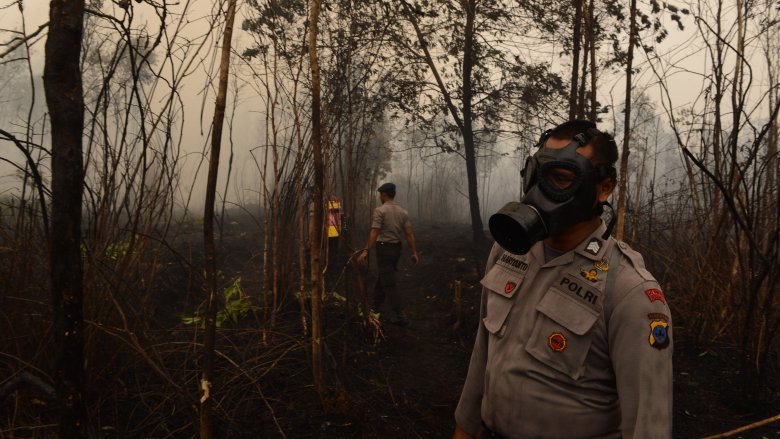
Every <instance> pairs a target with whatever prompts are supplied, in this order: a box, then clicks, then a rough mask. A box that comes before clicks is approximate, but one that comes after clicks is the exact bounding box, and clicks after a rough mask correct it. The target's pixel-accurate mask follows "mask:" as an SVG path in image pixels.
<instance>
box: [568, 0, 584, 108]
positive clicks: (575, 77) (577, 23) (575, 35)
mask: <svg viewBox="0 0 780 439" xmlns="http://www.w3.org/2000/svg"><path fill="white" fill-rule="evenodd" d="M572 6H573V7H574V29H573V32H572V54H571V88H570V90H569V120H571V119H574V118H575V117H576V116H577V113H578V109H579V105H578V103H577V91H578V90H579V87H578V85H579V82H580V80H579V73H580V71H579V62H580V40H581V36H580V34H581V32H582V0H572Z"/></svg>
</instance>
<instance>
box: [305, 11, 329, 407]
mask: <svg viewBox="0 0 780 439" xmlns="http://www.w3.org/2000/svg"><path fill="white" fill-rule="evenodd" d="M309 14H310V15H309V64H310V66H311V124H312V130H311V147H312V152H313V153H314V194H313V196H312V205H313V208H312V220H311V230H310V233H309V236H310V238H311V239H310V241H309V247H310V248H309V249H310V253H311V353H312V359H311V361H312V374H313V376H312V379H313V383H314V388H315V389H317V391H318V392H319V393H320V394H323V393H324V391H325V385H326V384H325V365H324V362H323V358H324V355H323V345H322V342H323V334H322V292H323V287H324V285H323V279H322V260H321V259H322V240H323V238H322V235H323V233H322V222H323V221H322V217H323V213H324V211H323V206H324V204H323V197H322V190H323V185H324V184H325V164H324V162H323V158H322V120H321V119H322V117H321V111H320V108H321V107H320V105H321V104H320V65H319V60H318V58H317V55H318V54H317V32H318V31H317V26H318V21H319V18H320V0H312V1H311V10H310V11H309Z"/></svg>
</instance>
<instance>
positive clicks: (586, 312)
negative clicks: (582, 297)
mask: <svg viewBox="0 0 780 439" xmlns="http://www.w3.org/2000/svg"><path fill="white" fill-rule="evenodd" d="M536 310H537V311H539V312H541V313H542V314H544V315H546V316H547V317H549V318H551V319H552V320H554V321H555V322H556V323H558V324H559V325H561V326H563V327H564V328H566V329H568V330H569V331H571V332H573V333H574V334H577V335H583V334H585V333H586V332H588V331H589V330H590V328H591V327H593V324H594V323H595V322H596V320H597V319H598V318H599V314H598V312H597V311H596V310H594V309H592V308H590V307H588V306H585V305H583V304H582V303H580V302H579V301H577V300H575V299H573V298H571V297H569V296H568V295H567V294H566V293H564V292H561V291H559V290H558V289H556V288H550V289H549V290H548V291H547V293H546V294H545V295H544V297H543V298H542V300H540V301H539V304H538V305H536Z"/></svg>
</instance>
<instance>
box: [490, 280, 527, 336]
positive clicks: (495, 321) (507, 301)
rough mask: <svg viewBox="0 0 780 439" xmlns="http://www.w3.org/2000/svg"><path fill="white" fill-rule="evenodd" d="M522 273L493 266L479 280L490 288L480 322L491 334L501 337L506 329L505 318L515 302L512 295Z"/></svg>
mask: <svg viewBox="0 0 780 439" xmlns="http://www.w3.org/2000/svg"><path fill="white" fill-rule="evenodd" d="M524 277H525V274H524V273H522V274H521V273H515V272H513V271H510V270H507V269H504V268H502V267H499V266H494V267H493V268H492V269H490V271H488V273H487V274H486V275H485V277H484V278H483V279H482V280H481V281H480V282H481V283H482V286H483V287H485V288H487V289H488V290H490V292H489V294H488V295H487V299H486V300H487V302H486V304H485V316H484V317H483V318H482V322H483V323H484V325H485V329H487V330H488V331H489V332H490V333H491V334H493V335H495V336H497V337H503V336H504V332H505V330H506V320H507V316H508V315H509V312H510V311H511V310H512V306H513V305H514V303H515V300H514V296H515V294H517V292H518V290H520V284H521V283H522V282H523V278H524Z"/></svg>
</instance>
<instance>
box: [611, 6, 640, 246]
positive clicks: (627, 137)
mask: <svg viewBox="0 0 780 439" xmlns="http://www.w3.org/2000/svg"><path fill="white" fill-rule="evenodd" d="M629 28H630V30H629V37H628V57H627V58H626V106H625V115H624V116H625V118H624V119H623V120H624V123H623V150H622V152H621V154H620V182H619V185H620V188H619V189H618V205H617V226H616V227H615V238H617V239H623V234H624V231H625V230H624V229H625V225H626V189H627V186H628V182H627V181H626V180H627V179H628V155H629V153H630V150H629V144H630V142H631V69H632V68H633V62H634V45H635V44H636V39H637V28H636V0H631V11H630V13H629Z"/></svg>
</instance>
